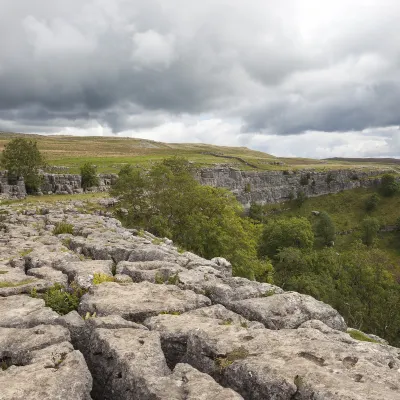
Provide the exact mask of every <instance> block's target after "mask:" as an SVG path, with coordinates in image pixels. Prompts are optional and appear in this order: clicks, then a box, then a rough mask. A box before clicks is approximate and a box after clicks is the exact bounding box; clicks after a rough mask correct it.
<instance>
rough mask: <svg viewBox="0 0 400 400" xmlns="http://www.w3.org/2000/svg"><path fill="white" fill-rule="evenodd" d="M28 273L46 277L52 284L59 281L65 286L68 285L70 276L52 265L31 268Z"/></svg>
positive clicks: (42, 277)
mask: <svg viewBox="0 0 400 400" xmlns="http://www.w3.org/2000/svg"><path fill="white" fill-rule="evenodd" d="M27 275H29V276H34V277H36V278H39V279H45V280H46V281H49V282H51V283H52V284H54V283H59V284H60V285H63V286H67V285H68V276H67V275H65V274H63V273H62V272H61V271H57V270H55V269H54V268H51V267H40V268H31V269H30V270H28V271H27Z"/></svg>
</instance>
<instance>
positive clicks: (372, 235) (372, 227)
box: [361, 217, 380, 246]
mask: <svg viewBox="0 0 400 400" xmlns="http://www.w3.org/2000/svg"><path fill="white" fill-rule="evenodd" d="M379 227H380V224H379V221H378V220H377V219H376V218H373V217H367V218H364V219H363V221H362V222H361V235H362V241H363V243H364V244H366V245H367V246H371V245H372V244H373V242H374V240H375V239H376V237H377V235H378V231H379Z"/></svg>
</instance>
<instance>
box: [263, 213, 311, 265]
mask: <svg viewBox="0 0 400 400" xmlns="http://www.w3.org/2000/svg"><path fill="white" fill-rule="evenodd" d="M313 244H314V233H313V231H312V228H311V224H310V222H309V221H308V220H307V219H306V218H298V217H292V218H282V219H278V220H275V221H271V222H270V223H269V224H267V225H266V226H265V228H264V231H263V233H262V237H261V241H260V245H259V256H260V257H265V256H268V257H269V258H273V257H275V256H276V255H277V253H278V251H279V249H281V248H284V247H295V248H300V249H301V248H303V249H307V248H308V249H310V248H312V246H313Z"/></svg>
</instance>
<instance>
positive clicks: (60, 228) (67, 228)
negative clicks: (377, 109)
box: [53, 221, 74, 235]
mask: <svg viewBox="0 0 400 400" xmlns="http://www.w3.org/2000/svg"><path fill="white" fill-rule="evenodd" d="M62 233H69V234H70V235H73V234H74V227H73V225H71V224H68V223H67V222H64V221H63V222H57V224H56V226H55V227H54V229H53V235H60V234H62Z"/></svg>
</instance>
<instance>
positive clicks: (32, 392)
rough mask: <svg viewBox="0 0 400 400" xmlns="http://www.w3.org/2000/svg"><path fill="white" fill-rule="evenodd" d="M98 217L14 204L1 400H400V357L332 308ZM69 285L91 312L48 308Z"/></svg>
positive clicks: (6, 228) (0, 338) (3, 302)
mask: <svg viewBox="0 0 400 400" xmlns="http://www.w3.org/2000/svg"><path fill="white" fill-rule="evenodd" d="M84 208H85V204H84V203H83V202H72V203H68V204H66V203H60V204H54V205H52V206H51V207H49V206H48V205H46V204H43V205H40V204H39V205H38V204H36V205H35V206H32V207H30V206H26V207H25V209H21V207H20V206H18V207H14V206H4V207H3V212H2V225H1V237H0V254H1V256H0V364H1V366H2V368H1V369H0V388H1V390H0V399H1V400H2V399H4V400H5V399H7V400H8V399H34V400H35V399H38V400H39V399H41V400H42V399H60V400H61V399H85V400H86V399H90V398H92V399H94V400H102V399H113V400H114V399H115V400H130V399H139V400H141V399H149V400H150V399H151V400H153V399H160V400H161V399H162V400H164V399H165V400H166V399H176V400H184V399H186V400H203V399H204V400H206V399H214V398H215V399H222V400H230V399H242V398H244V399H266V400H311V399H313V400H322V399H323V400H325V399H327V400H342V399H344V400H361V399H362V400H376V399H388V400H394V399H396V400H397V399H400V384H399V381H400V361H399V360H400V350H399V349H396V348H393V347H390V346H389V345H386V344H385V343H384V342H382V343H368V342H359V341H356V340H354V339H352V338H351V337H350V336H349V335H348V334H347V333H346V332H345V331H346V328H347V327H346V324H345V322H344V320H343V318H342V317H341V316H340V315H339V314H338V313H337V311H335V310H334V309H333V308H332V307H330V306H328V305H327V304H324V303H322V302H319V301H317V300H315V299H313V298H312V297H310V296H305V295H301V294H299V293H295V292H284V291H283V290H282V289H281V288H279V287H276V286H274V285H270V284H267V283H259V282H252V281H249V280H247V279H244V278H238V277H232V266H231V264H230V263H229V262H228V261H227V260H225V259H223V258H214V259H212V260H205V259H203V258H201V257H199V256H197V255H195V254H193V253H190V252H184V253H182V252H180V251H178V249H177V248H176V247H175V246H174V244H173V243H172V241H171V240H169V239H166V238H164V239H158V238H155V237H154V236H153V235H151V234H149V233H147V232H145V233H144V234H143V233H141V234H140V235H138V232H137V231H136V230H130V229H125V228H123V227H122V226H121V223H120V222H119V221H117V220H115V219H113V218H110V217H109V216H106V215H109V212H108V211H107V212H102V214H103V215H94V214H85V213H83V212H82V210H83V209H84ZM97 208H98V206H97V207H93V209H94V210H95V211H96V210H97ZM96 212H98V211H96ZM98 214H100V212H98ZM60 222H63V223H68V224H71V225H72V232H73V234H70V233H67V234H58V235H54V234H53V231H54V228H55V227H56V226H58V224H59V223H60ZM96 274H98V275H99V277H98V278H99V279H97V280H94V276H95V275H96ZM100 278H101V279H100ZM103 281H104V282H103ZM108 281H111V282H108ZM95 282H97V283H99V282H103V283H100V284H95ZM55 283H56V284H61V285H64V286H65V289H64V290H65V291H71V288H72V287H78V288H81V289H80V290H83V289H84V290H87V293H86V294H84V295H83V297H82V298H81V299H80V304H79V308H78V312H77V311H71V312H69V313H68V314H67V315H64V316H61V315H59V314H57V313H56V312H55V311H53V310H51V309H50V308H48V307H46V306H45V303H44V300H42V299H41V298H40V297H41V295H42V293H43V292H44V291H45V290H46V289H47V288H49V287H50V286H52V285H54V284H55ZM31 295H34V296H36V298H34V297H31ZM370 337H372V338H373V336H370ZM92 380H93V388H92Z"/></svg>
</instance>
